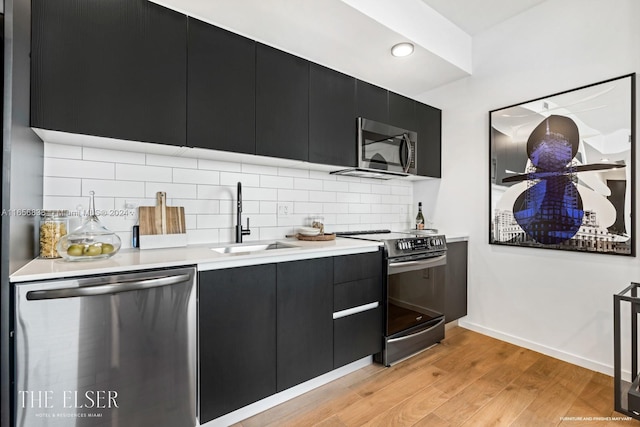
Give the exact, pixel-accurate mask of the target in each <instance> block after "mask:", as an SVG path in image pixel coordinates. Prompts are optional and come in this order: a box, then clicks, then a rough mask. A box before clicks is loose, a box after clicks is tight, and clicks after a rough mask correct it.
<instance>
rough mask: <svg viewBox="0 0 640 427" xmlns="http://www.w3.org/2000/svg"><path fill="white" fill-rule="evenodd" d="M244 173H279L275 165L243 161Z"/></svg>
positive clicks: (242, 168)
mask: <svg viewBox="0 0 640 427" xmlns="http://www.w3.org/2000/svg"><path fill="white" fill-rule="evenodd" d="M241 170H242V173H249V174H253V175H278V168H277V167H275V166H264V165H251V164H248V163H242V165H241Z"/></svg>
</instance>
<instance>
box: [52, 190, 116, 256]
mask: <svg viewBox="0 0 640 427" xmlns="http://www.w3.org/2000/svg"><path fill="white" fill-rule="evenodd" d="M120 245H121V241H120V237H118V235H117V234H116V233H114V232H112V231H110V230H109V229H107V228H106V227H105V226H103V225H102V224H101V223H100V220H99V219H98V216H97V215H96V205H95V199H94V192H93V191H90V192H89V214H88V215H87V217H86V218H85V219H84V221H83V222H82V225H81V226H80V227H78V228H76V229H75V230H73V231H72V232H71V233H69V234H67V235H66V236H64V237H63V238H62V239H60V241H59V242H58V253H59V254H60V255H61V256H62V257H63V258H64V259H65V260H67V261H90V260H97V259H104V258H109V257H111V256H113V255H115V254H116V253H117V252H118V250H120Z"/></svg>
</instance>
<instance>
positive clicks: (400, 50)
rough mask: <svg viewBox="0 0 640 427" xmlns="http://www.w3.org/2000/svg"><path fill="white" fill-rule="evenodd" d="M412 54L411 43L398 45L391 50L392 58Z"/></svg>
mask: <svg viewBox="0 0 640 427" xmlns="http://www.w3.org/2000/svg"><path fill="white" fill-rule="evenodd" d="M412 53H413V45H412V44H411V43H398V44H397V45H395V46H393V47H392V48H391V54H392V55H393V56H409V55H411V54H412Z"/></svg>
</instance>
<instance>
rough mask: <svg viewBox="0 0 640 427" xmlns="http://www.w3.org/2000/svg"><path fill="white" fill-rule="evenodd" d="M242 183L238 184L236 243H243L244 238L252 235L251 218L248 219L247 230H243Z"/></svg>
mask: <svg viewBox="0 0 640 427" xmlns="http://www.w3.org/2000/svg"><path fill="white" fill-rule="evenodd" d="M241 214H242V183H241V182H238V210H237V213H236V215H237V222H236V243H242V236H248V235H249V234H251V230H250V229H249V218H247V228H246V229H245V228H242V216H241Z"/></svg>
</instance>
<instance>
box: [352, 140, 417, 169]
mask: <svg viewBox="0 0 640 427" xmlns="http://www.w3.org/2000/svg"><path fill="white" fill-rule="evenodd" d="M403 146H404V140H403V139H402V138H400V137H395V136H394V137H388V138H385V139H381V140H377V141H367V142H366V143H365V144H364V147H363V151H364V153H363V154H364V156H363V157H364V159H365V160H366V161H367V162H369V167H370V168H372V169H381V170H391V171H397V172H406V166H405V160H403V158H402V151H403ZM407 164H408V163H407Z"/></svg>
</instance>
